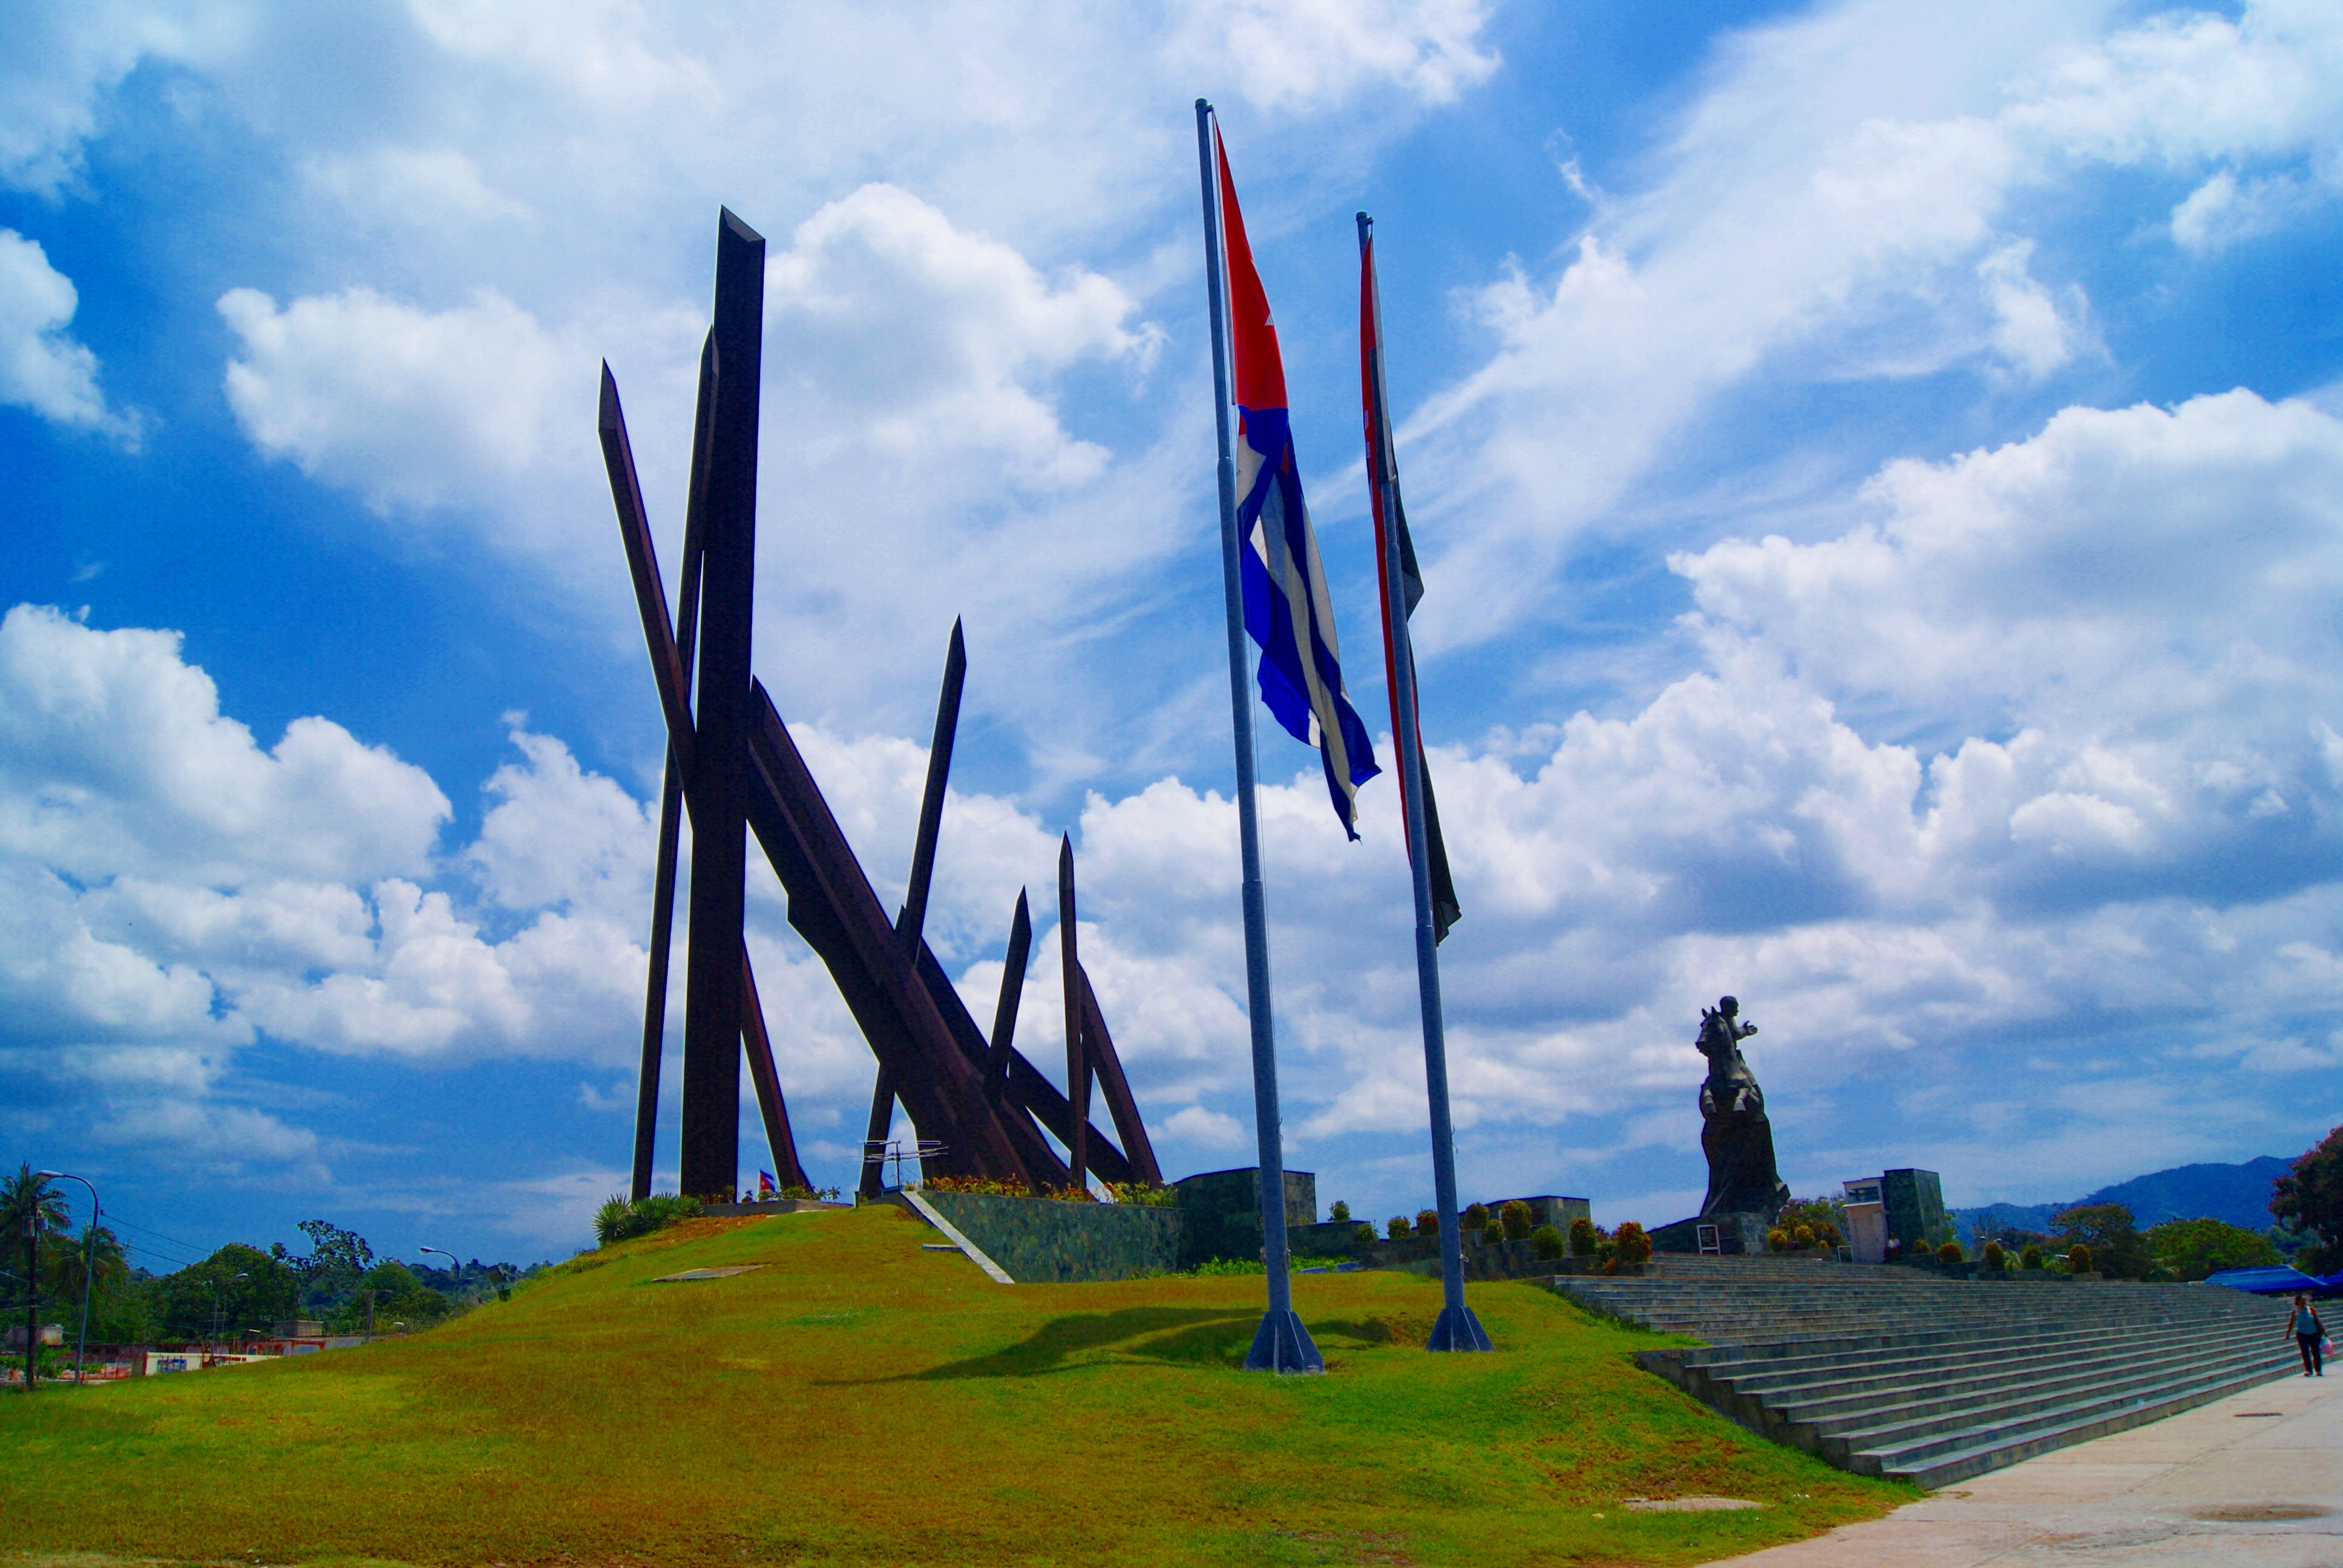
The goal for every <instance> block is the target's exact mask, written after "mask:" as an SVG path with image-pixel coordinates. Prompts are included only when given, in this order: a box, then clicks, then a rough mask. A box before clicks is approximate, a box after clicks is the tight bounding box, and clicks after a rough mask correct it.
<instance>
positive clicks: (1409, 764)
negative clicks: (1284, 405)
mask: <svg viewBox="0 0 2343 1568" xmlns="http://www.w3.org/2000/svg"><path fill="white" fill-rule="evenodd" d="M1374 233H1375V220H1374V219H1373V218H1371V217H1369V216H1367V215H1366V214H1365V213H1361V214H1360V215H1359V259H1360V260H1361V261H1362V262H1363V263H1365V264H1366V265H1367V266H1369V267H1370V268H1371V269H1372V267H1373V258H1374ZM1368 276H1369V280H1370V281H1369V287H1370V289H1371V298H1372V300H1373V313H1374V321H1373V326H1374V341H1373V344H1372V345H1370V347H1369V348H1368V351H1367V397H1368V400H1369V403H1370V405H1371V407H1372V416H1371V417H1373V420H1374V443H1373V451H1374V461H1375V470H1376V471H1375V472H1374V473H1373V474H1371V475H1369V476H1368V479H1369V482H1370V483H1372V484H1373V486H1374V487H1375V498H1376V509H1377V510H1378V511H1380V512H1381V513H1382V522H1383V526H1382V527H1381V528H1378V529H1377V530H1376V532H1377V534H1378V535H1379V536H1380V537H1379V538H1378V539H1377V541H1376V543H1377V545H1378V547H1379V548H1381V549H1382V551H1383V628H1384V632H1385V635H1387V636H1388V637H1389V638H1391V639H1392V641H1391V661H1390V663H1389V665H1388V666H1386V668H1388V669H1389V670H1390V671H1391V672H1392V697H1393V709H1395V710H1396V712H1397V714H1398V716H1399V734H1398V735H1397V736H1396V737H1395V738H1394V739H1395V741H1396V744H1397V746H1398V749H1399V769H1400V780H1401V789H1400V802H1401V811H1402V815H1403V817H1404V818H1405V819H1406V822H1407V862H1408V869H1409V871H1410V873H1411V879H1412V880H1413V883H1414V885H1415V984H1416V992H1417V998H1418V1000H1419V1001H1420V1002H1421V1004H1422V1007H1423V1080H1424V1091H1425V1098H1426V1099H1427V1100H1429V1101H1430V1102H1431V1111H1432V1192H1433V1202H1434V1203H1435V1204H1436V1205H1437V1207H1438V1209H1439V1211H1440V1287H1441V1294H1442V1300H1443V1305H1442V1306H1441V1309H1440V1316H1439V1317H1438V1318H1437V1319H1436V1320H1434V1322H1433V1325H1432V1337H1431V1339H1430V1340H1428V1341H1427V1342H1425V1344H1424V1347H1423V1348H1424V1349H1425V1350H1427V1351H1485V1350H1487V1349H1488V1348H1489V1336H1488V1334H1487V1332H1485V1331H1483V1329H1482V1327H1481V1320H1480V1319H1479V1318H1477V1317H1475V1316H1474V1315H1473V1309H1472V1308H1471V1307H1469V1306H1467V1305H1465V1304H1464V1243H1463V1234H1462V1233H1461V1231H1460V1230H1459V1228H1458V1225H1457V1222H1456V1137H1455V1133H1454V1131H1453V1128H1452V1127H1451V1125H1450V1122H1449V1115H1448V1037H1447V1027H1446V1025H1445V1024H1444V1023H1443V1020H1442V1017H1441V1007H1440V939H1439V936H1438V934H1437V933H1436V932H1435V931H1434V930H1433V918H1432V855H1431V846H1430V844H1429V842H1428V835H1427V834H1426V832H1425V830H1424V818H1423V745H1422V738H1421V731H1420V729H1419V728H1418V725H1417V722H1416V711H1415V652H1414V648H1413V645H1412V644H1411V642H1410V639H1409V637H1408V627H1407V604H1406V601H1405V599H1404V598H1403V597H1402V596H1403V593H1404V591H1405V590H1404V585H1403V583H1402V582H1401V579H1400V559H1399V523H1398V519H1399V495H1398V480H1399V462H1398V458H1397V457H1396V455H1395V454H1394V453H1393V450H1392V430H1391V410H1390V405H1389V404H1388V403H1387V402H1385V400H1384V396H1383V286H1382V284H1381V282H1380V281H1377V280H1376V279H1375V278H1374V274H1373V271H1372V270H1370V272H1369V274H1368Z"/></svg>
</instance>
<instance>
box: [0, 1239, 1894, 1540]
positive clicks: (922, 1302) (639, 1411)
mask: <svg viewBox="0 0 2343 1568" xmlns="http://www.w3.org/2000/svg"><path fill="white" fill-rule="evenodd" d="M933 1235H934V1233H933V1232H932V1231H929V1230H927V1229H926V1228H925V1227H923V1226H921V1225H920V1223H919V1222H918V1221H915V1220H913V1219H911V1218H910V1216H909V1215H907V1214H904V1213H902V1212H900V1211H897V1210H895V1209H892V1208H872V1209H864V1210H858V1211H851V1212H835V1213H828V1214H802V1215H789V1216H781V1217H775V1218H771V1219H759V1220H742V1221H721V1220H701V1221H689V1222H688V1223H686V1224H684V1225H681V1226H679V1227H677V1228H676V1229H674V1230H672V1231H666V1232H662V1233H661V1234H659V1235H657V1236H653V1237H649V1238H646V1239H644V1240H642V1241H633V1242H628V1243H626V1244H624V1245H621V1246H618V1247H615V1248H610V1249H608V1250H606V1251H601V1252H597V1253H592V1254H588V1255H587V1256H585V1257H582V1258H580V1259H578V1260H577V1261H573V1262H571V1263H568V1264H566V1265H564V1266H563V1267H562V1268H560V1269H558V1270H556V1271H552V1272H551V1273H550V1274H548V1275H547V1276H544V1277H541V1278H540V1279H538V1281H535V1282H531V1283H530V1284H529V1285H528V1287H526V1288H525V1289H523V1290H521V1291H519V1292H516V1293H515V1295H514V1297H513V1299H512V1301H511V1302H508V1303H504V1304H500V1305H493V1306H488V1307H485V1308H483V1309H481V1310H479V1311H478V1312H473V1313H472V1314H470V1315H469V1316H468V1317H465V1318H463V1319H461V1320H459V1321H458V1322H454V1323H451V1324H449V1325H447V1327H444V1328H441V1329H438V1330H436V1331H434V1332H431V1333H429V1334H426V1335H418V1336H417V1337H415V1338H413V1339H408V1340H402V1341H398V1342H386V1343H378V1344H375V1345H372V1346H368V1347H367V1348H365V1349H361V1350H349V1351H338V1352H328V1353H327V1354H323V1355H317V1356H308V1357H303V1358H300V1359H298V1360H292V1361H287V1362H277V1363H271V1364H264V1365H258V1366H253V1367H249V1368H239V1369H236V1370H224V1371H216V1372H201V1373H195V1374H189V1375H184V1376H177V1377H165V1378H154V1379H145V1380H140V1381H137V1382H132V1383H129V1384H118V1385H114V1386H111V1387H108V1386H103V1385H101V1386H96V1387H93V1388H91V1389H89V1390H87V1391H75V1390H70V1389H55V1390H43V1391H41V1392H38V1393H36V1394H35V1395H32V1396H29V1397H28V1396H25V1395H22V1394H18V1395H15V1396H12V1397H8V1398H5V1399H0V1453H5V1455H6V1457H7V1462H6V1463H5V1464H0V1543H5V1549H7V1550H8V1551H10V1552H15V1553H16V1559H15V1560H16V1561H17V1562H19V1563H23V1562H26V1561H31V1562H35V1563H47V1562H51V1561H53V1560H65V1559H68V1558H71V1559H72V1560H75V1561H77V1562H82V1563H86V1562H88V1561H89V1558H88V1557H86V1556H76V1555H75V1554H83V1553H95V1554H97V1555H98V1556H99V1557H101V1558H104V1557H132V1558H141V1559H165V1560H172V1561H184V1560H203V1561H219V1562H225V1561H228V1560H235V1561H237V1562H241V1563H255V1562H259V1563H316V1562H327V1561H334V1560H345V1561H347V1560H353V1559H377V1560H391V1561H397V1562H408V1563H470V1564H489V1563H501V1564H514V1563H544V1562H553V1561H561V1562H567V1563H605V1562H626V1563H840V1564H846V1563H851V1564H856V1565H857V1568H869V1565H871V1564H882V1563H939V1564H945V1563H949V1564H956V1565H965V1564H992V1563H1114V1564H1118V1565H1122V1564H1141V1563H1167V1564H1168V1563H1179V1564H1189V1563H1244V1564H1252V1563H1424V1564H1431V1563H1460V1564H1462V1563H1472V1564H1474V1565H1476V1568H1500V1565H1503V1564H1509V1563H1577V1562H1585V1563H1617V1562H1635V1563H1689V1562H1697V1561H1701V1560H1704V1559H1707V1558H1713V1557H1720V1556H1725V1555H1729V1554H1732V1553H1738V1552H1744V1551H1749V1550H1753V1549H1755V1548H1756V1547H1759V1546H1763V1545H1765V1544H1768V1543H1774V1542H1777V1541H1784V1540H1789V1539H1794V1538H1796V1537H1798V1536H1802V1535H1807V1534H1812V1533H1815V1532H1817V1531H1820V1530H1824V1529H1827V1528H1828V1527H1830V1526H1832V1525H1834V1524H1837V1523H1843V1522H1845V1521H1848V1520H1852V1519H1857V1518H1864V1517H1868V1516H1871V1515H1874V1514H1876V1513H1881V1512H1884V1511H1885V1509H1887V1508H1889V1507H1892V1506H1894V1505H1895V1504H1896V1503H1899V1502H1903V1501H1908V1500H1909V1499H1910V1498H1911V1496H1912V1493H1910V1492H1909V1491H1908V1490H1906V1489H1904V1488H1900V1487H1895V1486H1890V1485H1886V1484H1884V1483H1872V1482H1866V1481H1862V1480H1858V1479H1857V1478H1855V1477H1852V1476H1848V1475H1845V1474H1842V1473H1839V1472H1836V1471H1834V1470H1831V1469H1829V1468H1828V1467H1826V1466H1825V1465H1824V1464H1822V1463H1821V1462H1819V1461H1816V1460H1813V1459H1810V1458H1808V1457H1807V1456H1805V1455H1804V1454H1801V1453H1797V1452H1792V1451H1789V1450H1785V1449H1782V1448H1778V1447H1775V1446H1774V1445H1772V1444H1770V1443H1767V1442H1764V1441H1762V1440H1760V1439H1758V1438H1755V1437H1754V1436H1751V1435H1750V1434H1748V1433H1746V1432H1743V1431H1742V1430H1741V1429H1740V1428H1738V1427H1735V1426H1734V1425H1732V1424H1731V1423H1729V1422H1725V1421H1723V1420H1721V1419H1720V1418H1718V1417H1716V1416H1715V1415H1714V1414H1712V1413H1711V1412H1708V1411H1706V1410H1704V1409H1703V1408H1702V1407H1701V1406H1699V1405H1697V1404H1695V1403H1694V1402H1691V1401H1689V1400H1687V1399H1685V1398H1684V1397H1683V1396H1682V1395H1680V1394H1678V1393H1677V1392H1675V1391H1674V1390H1673V1389H1671V1388H1669V1387H1668V1386H1667V1385H1665V1384H1664V1383H1663V1382H1660V1381H1659V1380H1657V1379H1655V1378H1652V1377H1649V1376H1647V1375H1645V1374H1644V1373H1643V1372H1638V1371H1637V1370H1636V1369H1635V1368H1634V1365H1633V1363H1632V1362H1630V1360H1629V1352H1631V1351H1633V1350H1634V1349H1637V1348H1641V1347H1646V1346H1649V1345H1652V1344H1654V1343H1658V1342H1659V1341H1657V1340H1655V1339H1654V1338H1653V1337H1652V1336H1650V1335H1648V1334H1643V1333H1639V1332H1634V1331H1632V1330H1628V1329H1624V1328H1621V1327H1619V1326H1617V1325H1615V1324H1613V1323H1609V1322H1604V1321H1603V1320H1600V1319H1596V1318H1593V1317H1590V1316H1588V1315H1587V1314H1585V1313H1584V1312H1580V1311H1579V1310H1578V1309H1576V1308H1574V1307H1572V1306H1570V1305H1568V1304H1567V1303H1565V1302H1562V1301H1561V1300H1559V1299H1558V1298H1556V1297H1554V1296H1553V1295H1551V1294H1548V1293H1546V1292H1542V1291H1539V1290H1537V1289H1535V1288H1534V1287H1531V1286H1528V1285H1523V1284H1494V1285H1488V1286H1475V1287H1474V1289H1473V1304H1474V1307H1475V1309H1476V1310H1477V1311H1478V1312H1480V1314H1481V1316H1482V1320H1483V1322H1485V1323H1486V1324H1487V1326H1488V1329H1489V1332H1490V1334H1491V1336H1492V1338H1493V1340H1494V1341H1495V1342H1496V1346H1497V1353H1496V1354H1493V1355H1488V1356H1430V1355H1426V1354H1423V1352H1421V1351H1420V1350H1419V1349H1418V1348H1417V1347H1418V1346H1420V1345H1421V1343H1422V1342H1423V1337H1424V1335H1425V1333H1426V1332H1428V1331H1429V1329H1430V1327H1431V1323H1432V1319H1433V1314H1434V1312H1436V1311H1437V1309H1438V1306H1439V1300H1440V1298H1439V1287H1438V1284H1437V1283H1436V1282H1427V1281H1424V1280H1422V1279H1419V1278H1417V1277H1415V1276H1413V1275H1404V1274H1393V1273H1359V1274H1335V1275H1312V1276H1304V1277H1302V1278H1299V1279H1297V1280H1296V1281H1295V1284H1294V1294H1295V1297H1296V1302H1295V1304H1296V1306H1297V1307H1298V1308H1299V1310H1300V1311H1301V1312H1302V1317H1303V1320H1304V1321H1305V1322H1308V1323H1309V1324H1310V1326H1311V1330H1312V1332H1313V1333H1314V1334H1315V1335H1316V1336H1317V1339H1318V1343H1319V1345H1320V1348H1321V1349H1322V1350H1323V1352H1325V1355H1326V1361H1327V1367H1328V1372H1329V1375H1328V1376H1325V1377H1322V1378H1289V1379H1277V1378H1271V1377H1264V1376H1260V1375H1257V1374H1249V1373H1246V1372H1242V1370H1240V1363H1241V1362H1242V1357H1243V1354H1244V1350H1245V1346H1246V1344H1247V1343H1248V1342H1249V1341H1250V1339H1251V1336H1252V1330H1253V1326H1254V1324H1255V1323H1256V1322H1258V1321H1259V1318H1260V1314H1261V1305H1262V1287H1261V1281H1260V1279H1259V1277H1258V1276H1255V1277H1253V1278H1250V1279H1248V1278H1242V1277H1240V1278H1232V1279H1207V1280H1139V1281H1127V1282H1121V1283H1116V1284H1094V1285H1034V1286H1015V1287H1010V1286H1001V1285H995V1284H992V1283H990V1282H988V1281H987V1280H986V1279H985V1278H984V1277H983V1276H982V1275H981V1274H980V1272H979V1271H977V1270H976V1269H975V1268H974V1267H973V1266H971V1265H970V1263H969V1262H968V1261H966V1260H965V1259H963V1258H961V1257H960V1256H959V1255H958V1254H956V1253H950V1252H930V1251H922V1250H921V1247H920V1242H921V1241H927V1240H931V1239H932V1238H933ZM744 1263H754V1264H759V1265H761V1267H760V1268H759V1270H758V1271H755V1272H752V1273H747V1274H741V1275H737V1276H735V1277H733V1278H730V1279H725V1280H718V1281H712V1282H697V1283H688V1284H665V1285H663V1284H656V1283H653V1282H652V1281H653V1277H654V1276H656V1275H659V1274H667V1273H673V1272H675V1271H679V1270H683V1269H689V1268H707V1267H718V1266H723V1265H731V1264H744ZM1697 1494H1717V1495H1725V1496H1732V1497H1743V1498H1750V1499H1754V1500H1755V1501H1757V1502H1759V1503H1764V1504H1765V1507H1764V1508H1763V1509H1761V1510H1756V1511H1750V1512H1742V1513H1627V1512H1624V1511H1623V1509H1622V1508H1621V1503H1623V1501H1624V1500H1625V1499H1627V1498H1630V1497H1663V1498H1664V1497H1675V1496H1686V1495H1697ZM19 1548H29V1549H30V1557H29V1559H28V1558H27V1557H26V1556H25V1554H24V1553H22V1552H18V1551H17V1549H19Z"/></svg>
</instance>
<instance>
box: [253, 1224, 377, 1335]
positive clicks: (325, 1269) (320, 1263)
mask: <svg viewBox="0 0 2343 1568" xmlns="http://www.w3.org/2000/svg"><path fill="white" fill-rule="evenodd" d="M301 1233H302V1234H303V1235H305V1236H307V1237H308V1238H309V1255H308V1256H307V1257H306V1258H300V1257H296V1256H294V1255H293V1254H292V1253H290V1252H288V1251H286V1250H285V1243H284V1242H282V1241H278V1242H276V1243H274V1244H272V1245H271V1246H270V1247H269V1249H268V1253H269V1256H270V1257H271V1258H273V1259H275V1260H276V1261H277V1262H279V1263H281V1264H283V1265H285V1266H286V1267H287V1268H288V1269H291V1270H293V1271H295V1272H296V1273H297V1275H299V1276H300V1281H301V1289H300V1295H299V1300H300V1302H306V1303H307V1304H309V1305H311V1306H313V1307H315V1308H317V1310H319V1311H321V1312H330V1311H331V1310H332V1309H333V1308H335V1307H337V1306H339V1305H341V1304H342V1303H343V1302H347V1300H348V1299H349V1296H350V1293H351V1292H354V1291H356V1290H357V1289H358V1288H359V1286H358V1280H359V1278H360V1277H361V1276H363V1275H364V1274H365V1273H366V1271H367V1267H368V1265H370V1264H371V1263H373V1261H374V1249H373V1248H372V1247H369V1246H367V1243H366V1238H365V1237H363V1236H361V1235H359V1234H358V1233H357V1231H345V1230H343V1229H342V1228H341V1227H340V1226H339V1225H336V1224H333V1223H331V1222H329V1221H325V1220H304V1221H301Z"/></svg>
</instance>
